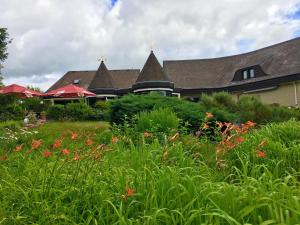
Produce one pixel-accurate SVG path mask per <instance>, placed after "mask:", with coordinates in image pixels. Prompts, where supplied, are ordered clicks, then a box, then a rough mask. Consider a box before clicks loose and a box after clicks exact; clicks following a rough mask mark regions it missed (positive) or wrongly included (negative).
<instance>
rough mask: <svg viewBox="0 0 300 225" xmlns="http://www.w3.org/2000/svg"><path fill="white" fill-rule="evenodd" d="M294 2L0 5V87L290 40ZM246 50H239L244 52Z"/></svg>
mask: <svg viewBox="0 0 300 225" xmlns="http://www.w3.org/2000/svg"><path fill="white" fill-rule="evenodd" d="M299 6H300V0H286V1H284V4H283V1H282V0H265V1H260V0H251V1H246V0H222V1H220V0H218V1H217V0H211V1H204V0H189V1H182V0H164V1H161V0H151V1H140V0H119V1H118V2H117V4H116V5H115V6H114V7H112V6H111V3H110V1H109V0H85V1H83V0H65V1H61V0H22V1H18V0H1V8H0V25H1V26H4V27H7V28H8V31H9V33H10V36H11V37H12V38H13V43H12V44H11V45H10V46H9V58H8V59H7V61H6V62H5V64H4V66H5V69H4V71H3V72H4V78H5V80H4V81H5V82H6V83H12V82H17V83H21V84H35V85H37V86H41V87H43V88H45V89H46V88H47V87H48V86H49V85H51V84H52V83H53V82H54V81H55V80H56V79H57V78H59V77H60V76H61V75H63V74H64V73H65V72H66V71H68V70H88V69H96V68H97V67H98V62H97V59H98V58H100V57H101V56H105V57H106V58H107V59H108V61H107V64H108V67H110V68H141V67H142V66H143V64H144V62H145V60H146V57H147V55H148V54H149V50H150V45H151V43H154V44H155V45H154V46H155V47H154V50H155V52H156V54H157V56H158V57H159V59H160V60H163V59H186V58H204V57H217V56H224V55H231V54H236V53H240V52H242V51H245V49H247V50H254V49H256V48H260V47H264V46H267V45H270V44H274V43H277V42H280V41H284V40H287V39H290V38H293V35H294V34H295V32H297V30H299V28H300V22H299V20H296V19H291V18H290V17H289V15H290V14H293V13H294V12H296V11H297V9H299ZM245 45H246V46H245Z"/></svg>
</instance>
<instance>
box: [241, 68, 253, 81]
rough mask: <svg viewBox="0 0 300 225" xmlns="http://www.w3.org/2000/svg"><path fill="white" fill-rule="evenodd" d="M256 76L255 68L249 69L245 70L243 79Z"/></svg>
mask: <svg viewBox="0 0 300 225" xmlns="http://www.w3.org/2000/svg"><path fill="white" fill-rule="evenodd" d="M254 77H255V71H254V69H247V70H244V71H243V80H247V79H250V78H254Z"/></svg>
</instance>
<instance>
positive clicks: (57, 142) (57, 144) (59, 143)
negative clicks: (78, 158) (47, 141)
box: [52, 140, 62, 149]
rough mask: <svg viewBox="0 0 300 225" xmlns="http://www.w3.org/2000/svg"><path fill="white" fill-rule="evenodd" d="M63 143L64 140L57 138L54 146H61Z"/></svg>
mask: <svg viewBox="0 0 300 225" xmlns="http://www.w3.org/2000/svg"><path fill="white" fill-rule="evenodd" d="M61 144H62V140H55V142H54V144H53V145H52V148H53V149H55V148H59V147H60V146H61Z"/></svg>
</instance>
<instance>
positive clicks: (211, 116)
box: [205, 112, 214, 119]
mask: <svg viewBox="0 0 300 225" xmlns="http://www.w3.org/2000/svg"><path fill="white" fill-rule="evenodd" d="M205 114H206V118H207V119H210V118H213V117H214V115H213V114H212V113H210V112H206V113H205Z"/></svg>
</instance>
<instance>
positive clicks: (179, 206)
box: [0, 113, 300, 225]
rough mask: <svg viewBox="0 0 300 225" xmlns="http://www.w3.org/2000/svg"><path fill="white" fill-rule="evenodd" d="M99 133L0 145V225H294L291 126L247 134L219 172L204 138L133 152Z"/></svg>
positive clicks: (298, 206) (92, 129)
mask: <svg viewBox="0 0 300 225" xmlns="http://www.w3.org/2000/svg"><path fill="white" fill-rule="evenodd" d="M160 114H161V113H160ZM206 117H207V118H206V120H208V119H209V118H208V117H210V114H207V116H206ZM249 125H252V124H251V123H248V125H247V126H249ZM228 127H233V125H231V126H228ZM107 128H108V127H107V125H105V124H101V123H99V122H98V123H91V122H89V123H78V122H77V123H69V122H64V123H48V124H46V125H45V126H43V127H40V128H38V130H37V133H33V132H32V133H33V134H30V136H29V137H30V138H27V139H18V140H16V141H14V144H9V145H7V144H6V142H5V143H4V142H3V143H1V144H2V146H3V148H2V149H1V150H0V171H1V179H0V201H1V204H0V214H1V223H2V224H21V225H22V224H149V225H151V224H216V225H221V224H236V225H238V224H287V225H289V224H290V225H292V224H297V223H298V222H299V220H300V213H299V212H300V200H299V195H300V190H299V185H300V183H299V175H300V174H299V163H297V160H298V161H299V139H300V138H299V134H300V125H299V122H296V121H289V122H285V123H281V124H270V125H267V126H265V127H262V128H261V129H258V130H252V131H251V130H249V132H248V133H246V134H243V135H244V137H245V141H243V142H241V143H239V144H238V145H236V146H235V147H234V148H232V149H231V150H230V151H228V152H227V153H226V154H225V155H224V160H225V162H224V163H225V164H227V166H223V167H222V166H220V165H218V164H217V161H216V158H215V157H216V154H217V147H218V143H215V142H214V141H210V140H209V139H206V138H205V137H200V139H199V137H198V138H197V137H195V136H192V135H183V136H181V135H180V136H177V138H176V139H175V138H171V137H169V138H167V139H166V142H165V143H159V142H158V141H157V139H156V138H151V137H150V136H149V137H145V138H147V139H149V140H148V141H147V142H146V141H145V142H144V144H142V145H135V144H134V140H132V139H133V138H138V137H132V138H131V137H128V136H126V135H125V133H124V132H123V131H122V130H112V131H109V130H108V129H107ZM232 129H233V128H232ZM234 129H237V127H235V128H234ZM233 132H235V131H233ZM112 134H113V135H112ZM239 135H240V134H239ZM224 138H228V137H224ZM265 138H267V143H266V144H265V145H261V146H259V148H260V151H262V152H266V153H267V154H266V155H264V156H263V157H261V156H262V155H257V154H256V148H257V147H258V145H259V144H260V143H261V142H262V141H263V140H265ZM291 160H292V161H291ZM290 162H291V163H290ZM274 165H275V166H274Z"/></svg>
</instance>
